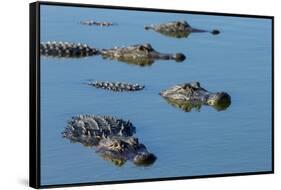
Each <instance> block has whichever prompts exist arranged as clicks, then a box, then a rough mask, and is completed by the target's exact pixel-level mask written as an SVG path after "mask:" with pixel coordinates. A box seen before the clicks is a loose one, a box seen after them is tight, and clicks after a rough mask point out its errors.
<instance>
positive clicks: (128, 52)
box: [100, 43, 185, 66]
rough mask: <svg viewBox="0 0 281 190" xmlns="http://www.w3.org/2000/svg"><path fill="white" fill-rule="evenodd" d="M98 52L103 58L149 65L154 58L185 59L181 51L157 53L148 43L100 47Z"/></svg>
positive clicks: (178, 60) (179, 60)
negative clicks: (109, 47)
mask: <svg viewBox="0 0 281 190" xmlns="http://www.w3.org/2000/svg"><path fill="white" fill-rule="evenodd" d="M100 53H101V55H102V57H103V58H109V59H115V60H118V61H122V62H126V63H131V64H136V65H139V66H146V65H151V64H152V63H153V62H154V61H155V60H175V61H177V62H181V61H184V60H185V55H184V54H182V53H176V54H169V53H159V52H157V51H156V50H154V49H153V48H152V46H151V45H150V44H148V43H144V44H137V45H131V46H128V47H115V48H112V49H102V50H101V51H100Z"/></svg>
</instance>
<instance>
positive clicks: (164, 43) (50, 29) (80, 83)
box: [41, 6, 272, 185]
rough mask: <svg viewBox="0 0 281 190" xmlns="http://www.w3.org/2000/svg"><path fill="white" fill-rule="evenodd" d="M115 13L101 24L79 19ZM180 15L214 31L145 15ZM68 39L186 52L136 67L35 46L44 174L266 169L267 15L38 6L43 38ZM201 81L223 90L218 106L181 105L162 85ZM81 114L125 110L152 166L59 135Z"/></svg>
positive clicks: (122, 176) (48, 180) (70, 179)
mask: <svg viewBox="0 0 281 190" xmlns="http://www.w3.org/2000/svg"><path fill="white" fill-rule="evenodd" d="M89 19H93V20H98V21H108V22H113V23H117V24H118V25H116V26H111V27H98V26H86V25H80V24H79V22H80V21H81V20H89ZM175 20H186V21H188V23H189V24H190V25H191V26H194V27H196V28H201V29H219V30H220V31H221V34H220V35H216V36H214V35H211V34H208V33H194V34H191V35H190V36H189V37H188V38H182V39H175V38H169V37H165V36H163V35H161V34H159V33H156V32H154V31H145V30H144V25H147V24H155V23H165V22H169V21H175ZM46 41H68V42H81V43H86V44H89V45H90V46H92V47H96V48H111V47H114V46H122V45H124V46H127V45H132V44H138V43H144V42H149V43H151V45H152V46H153V47H154V48H155V49H156V50H157V51H159V52H165V53H176V52H182V53H184V54H185V55H186V56H187V59H186V60H185V61H184V62H181V63H177V62H175V61H155V62H154V64H152V65H151V66H146V67H140V66H138V65H132V64H126V63H123V62H118V61H114V60H105V59H102V58H101V57H100V56H93V57H86V58H79V59H69V58H68V59H67V58H64V59H58V58H50V57H43V56H41V183H42V185H48V184H65V183H83V182H101V181H115V180H127V179H148V178H163V177H177V176H195V175H207V174H225V173H238V172H239V173H240V172H254V171H268V170H271V132H272V131H271V124H272V123H271V114H272V106H271V82H272V81H271V72H272V71H271V20H267V19H255V18H239V17H225V16H208V15H195V14H171V13H157V12H140V11H126V10H109V9H108V10H107V9H93V8H74V7H58V6H41V42H46ZM89 80H107V81H123V82H130V83H140V84H144V85H145V86H146V88H145V89H144V90H143V91H139V92H134V93H126V92H124V93H114V92H111V91H105V90H100V89H96V88H93V87H91V86H88V85H86V84H85V83H87V82H88V81H89ZM190 81H199V82H200V83H201V85H202V86H203V87H204V88H206V89H207V90H210V91H214V92H215V91H225V92H228V93H229V94H230V95H231V98H232V104H231V105H230V107H229V108H228V109H226V110H224V111H216V110H215V109H213V108H212V107H207V106H203V107H202V108H201V110H200V111H197V110H192V111H191V112H184V111H182V110H180V109H178V108H175V107H173V106H171V105H169V104H167V102H165V100H164V99H163V98H162V97H161V96H159V95H158V93H159V92H160V91H162V90H163V89H166V88H169V87H171V86H173V85H175V84H178V83H183V82H190ZM77 114H96V115H113V116H117V117H120V118H123V119H126V120H130V121H132V122H133V123H134V125H135V126H136V129H137V130H136V134H135V136H136V137H138V138H139V140H140V142H142V143H143V144H145V145H146V146H147V148H148V150H149V151H150V152H152V153H154V154H155V155H156V156H157V160H156V162H155V163H154V164H153V165H151V166H150V167H138V166H135V165H134V164H133V163H131V162H129V161H128V162H127V163H126V164H124V165H123V166H121V167H118V166H115V165H113V164H112V163H110V162H108V161H106V160H103V159H102V158H101V157H100V156H99V155H98V154H96V153H95V150H94V149H91V148H86V147H84V146H82V145H81V144H79V143H75V144H73V143H70V142H69V140H67V139H64V138H62V135H61V132H62V131H63V130H64V127H65V126H66V123H67V121H68V120H69V119H70V118H71V117H72V116H75V115H77Z"/></svg>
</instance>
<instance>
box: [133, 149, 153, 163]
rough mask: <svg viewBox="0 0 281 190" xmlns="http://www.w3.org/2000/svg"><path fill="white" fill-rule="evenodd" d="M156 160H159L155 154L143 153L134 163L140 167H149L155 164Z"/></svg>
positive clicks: (136, 157) (137, 156) (135, 158)
mask: <svg viewBox="0 0 281 190" xmlns="http://www.w3.org/2000/svg"><path fill="white" fill-rule="evenodd" d="M156 159H157V158H156V156H155V155H154V154H152V153H149V152H142V153H139V154H137V155H136V156H135V157H134V159H133V162H134V164H136V165H138V166H149V165H151V164H153V163H154V162H155V160H156Z"/></svg>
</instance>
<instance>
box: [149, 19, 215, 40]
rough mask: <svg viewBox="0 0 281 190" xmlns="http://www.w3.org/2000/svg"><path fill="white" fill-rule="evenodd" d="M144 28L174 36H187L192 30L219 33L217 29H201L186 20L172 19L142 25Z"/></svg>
mask: <svg viewBox="0 0 281 190" xmlns="http://www.w3.org/2000/svg"><path fill="white" fill-rule="evenodd" d="M144 29H145V30H149V29H152V30H154V31H156V32H159V33H160V34H163V35H165V36H168V37H174V38H187V37H188V36H189V34H191V33H192V32H209V33H211V34H213V35H217V34H219V33H220V31H219V30H212V31H207V30H201V29H196V28H192V27H191V26H190V25H189V24H188V23H187V22H186V21H174V22H169V23H164V24H155V25H149V26H145V27H144Z"/></svg>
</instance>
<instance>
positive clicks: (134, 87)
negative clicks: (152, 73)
mask: <svg viewBox="0 0 281 190" xmlns="http://www.w3.org/2000/svg"><path fill="white" fill-rule="evenodd" d="M88 84H89V85H91V86H94V87H96V88H102V89H107V90H112V91H119V92H120V91H139V90H143V89H144V86H143V85H139V84H129V83H122V82H107V81H106V82H104V81H95V82H92V81H91V82H89V83H88Z"/></svg>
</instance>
